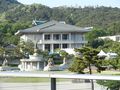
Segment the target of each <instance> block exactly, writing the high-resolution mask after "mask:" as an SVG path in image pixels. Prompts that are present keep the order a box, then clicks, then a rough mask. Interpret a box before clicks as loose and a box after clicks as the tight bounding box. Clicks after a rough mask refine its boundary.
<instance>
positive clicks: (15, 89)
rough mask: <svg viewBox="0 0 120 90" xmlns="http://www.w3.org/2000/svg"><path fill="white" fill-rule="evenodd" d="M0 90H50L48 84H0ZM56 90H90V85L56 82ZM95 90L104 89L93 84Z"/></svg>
mask: <svg viewBox="0 0 120 90" xmlns="http://www.w3.org/2000/svg"><path fill="white" fill-rule="evenodd" d="M0 90H50V83H0ZM57 90H91V84H90V83H72V82H57ZM95 90H105V88H104V87H102V86H100V85H98V84H96V83H95Z"/></svg>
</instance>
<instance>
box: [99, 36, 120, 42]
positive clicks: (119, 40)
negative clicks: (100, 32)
mask: <svg viewBox="0 0 120 90" xmlns="http://www.w3.org/2000/svg"><path fill="white" fill-rule="evenodd" d="M99 38H100V39H110V40H113V41H117V42H120V35H114V36H104V37H99Z"/></svg>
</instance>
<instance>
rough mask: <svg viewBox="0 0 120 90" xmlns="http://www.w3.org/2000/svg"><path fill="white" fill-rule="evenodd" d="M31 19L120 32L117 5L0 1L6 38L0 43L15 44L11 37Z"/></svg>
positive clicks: (0, 24) (0, 26)
mask: <svg viewBox="0 0 120 90" xmlns="http://www.w3.org/2000/svg"><path fill="white" fill-rule="evenodd" d="M33 19H37V20H47V21H48V20H57V21H65V22H66V23H68V24H73V25H77V26H81V27H85V26H92V27H94V29H97V30H103V31H105V33H106V34H102V35H115V34H119V33H120V8H112V7H104V6H101V7H84V8H81V7H79V8H75V7H65V6H63V7H55V8H50V7H47V6H44V5H41V4H32V5H23V4H21V3H19V2H18V1H17V0H0V32H2V33H3V38H4V37H5V38H4V39H3V40H2V43H15V44H16V43H17V42H16V41H15V42H14V41H13V39H11V40H9V39H10V37H11V36H13V35H14V33H15V32H16V31H17V30H19V29H24V28H28V27H31V26H32V20H33ZM102 35H101V36H102ZM4 41H6V42H4ZM0 43H1V42H0Z"/></svg>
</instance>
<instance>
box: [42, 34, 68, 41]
mask: <svg viewBox="0 0 120 90" xmlns="http://www.w3.org/2000/svg"><path fill="white" fill-rule="evenodd" d="M68 39H69V34H62V40H68ZM44 40H51V35H50V34H45V35H44ZM53 40H61V35H60V34H53Z"/></svg>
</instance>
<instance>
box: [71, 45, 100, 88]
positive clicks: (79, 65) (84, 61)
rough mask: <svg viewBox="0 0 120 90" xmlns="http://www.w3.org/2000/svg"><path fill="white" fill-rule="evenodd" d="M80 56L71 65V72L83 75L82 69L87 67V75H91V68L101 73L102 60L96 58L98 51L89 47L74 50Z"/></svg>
mask: <svg viewBox="0 0 120 90" xmlns="http://www.w3.org/2000/svg"><path fill="white" fill-rule="evenodd" d="M75 51H76V52H78V53H79V54H80V57H76V58H75V60H74V62H73V64H72V65H71V67H70V68H69V70H70V71H72V72H77V73H85V72H84V69H85V68H87V67H88V69H89V74H92V66H95V67H96V68H97V71H99V72H100V71H101V70H102V67H101V64H102V60H100V59H99V57H98V56H97V54H98V50H96V49H93V48H90V47H82V48H80V49H75ZM91 85H92V90H94V84H93V80H91Z"/></svg>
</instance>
